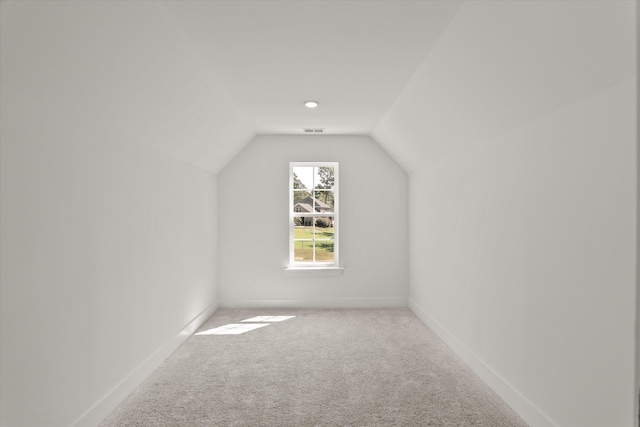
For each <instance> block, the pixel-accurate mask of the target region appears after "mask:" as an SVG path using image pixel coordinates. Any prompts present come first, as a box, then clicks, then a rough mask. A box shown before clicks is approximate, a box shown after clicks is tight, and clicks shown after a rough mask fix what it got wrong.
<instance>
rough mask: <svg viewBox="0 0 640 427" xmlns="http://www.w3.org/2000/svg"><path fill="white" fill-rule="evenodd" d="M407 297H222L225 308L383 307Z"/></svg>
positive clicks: (403, 303) (401, 304)
mask: <svg viewBox="0 0 640 427" xmlns="http://www.w3.org/2000/svg"><path fill="white" fill-rule="evenodd" d="M406 306H407V298H405V297H398V298H222V299H220V307H224V308H381V307H406Z"/></svg>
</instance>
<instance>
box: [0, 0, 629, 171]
mask: <svg viewBox="0 0 640 427" xmlns="http://www.w3.org/2000/svg"><path fill="white" fill-rule="evenodd" d="M0 7H1V9H0V11H1V18H2V28H1V31H2V34H1V38H0V42H1V43H2V45H1V55H2V57H1V61H0V65H1V70H0V83H1V84H2V90H3V91H14V92H20V93H22V94H24V95H25V96H30V97H33V98H34V99H37V100H38V102H46V103H49V104H51V105H55V106H56V107H57V108H62V109H65V110H67V111H69V112H70V113H72V114H75V115H77V116H78V118H79V120H86V121H89V122H92V123H93V124H94V125H95V128H96V130H97V131H109V132H120V133H122V134H126V135H127V136H129V137H133V138H135V139H136V140H138V141H140V142H142V143H145V144H150V145H152V146H155V147H157V148H158V149H160V150H162V151H164V152H166V153H168V154H170V155H172V156H175V157H177V158H180V159H183V160H185V161H187V162H190V163H192V164H195V165H197V166H199V167H202V168H204V169H207V170H210V171H212V172H217V171H218V170H220V169H221V168H222V167H224V165H226V164H227V163H228V161H229V160H230V159H232V158H233V157H234V156H235V155H236V154H237V153H238V152H239V151H240V150H241V149H242V148H243V147H244V146H245V145H246V144H247V143H248V142H249V141H250V140H251V139H253V137H254V136H255V135H256V134H280V133H285V134H291V133H293V134H296V133H297V134H300V133H302V129H303V128H324V129H325V133H326V134H364V135H372V136H373V137H374V138H375V139H376V140H377V141H378V142H379V143H380V145H382V146H383V148H384V149H385V150H386V151H387V152H388V153H390V154H391V155H392V157H394V158H395V159H396V160H397V161H398V162H399V163H400V164H401V165H402V166H403V167H404V168H405V169H406V170H408V171H411V170H414V169H415V168H416V167H418V165H420V164H428V163H429V162H435V161H437V160H438V159H440V158H442V157H445V156H448V155H452V154H455V153H456V152H459V151H460V150H465V149H469V148H471V147H472V146H473V145H474V144H478V143H481V142H482V141H484V140H487V139H488V138H490V137H492V136H495V135H498V134H500V133H503V132H506V131H507V130H509V129H512V128H514V127H518V126H521V125H523V124H524V123H527V122H530V121H532V120H535V119H536V118H537V117H541V116H543V115H545V114H548V113H549V112H552V111H554V110H557V109H559V108H562V107H563V106H567V105H571V104H572V103H575V102H577V101H578V100H580V99H583V98H585V97H588V96H590V95H592V94H594V93H596V92H598V91H601V90H604V89H606V88H608V87H611V86H613V85H616V84H618V83H620V82H622V81H624V80H626V79H629V78H632V77H633V73H634V72H635V71H634V70H635V68H634V65H633V62H634V61H635V58H633V57H630V56H629V54H628V52H630V51H632V50H631V49H633V46H630V45H629V43H633V37H629V35H630V34H631V35H632V34H633V31H634V15H635V14H634V12H633V10H634V9H633V8H634V4H633V2H632V1H604V0H603V1H589V2H586V1H575V2H541V1H517V0H514V1H509V2H505V1H469V2H465V3H462V2H458V1H428V0H425V1H399V0H396V1H304V0H301V1H259V0H256V1H205V0H182V1H175V0H167V1H119V2H110V1H98V0H95V1H65V2H62V1H55V2H45V1H40V0H35V1H28V0H24V1H3V2H2V3H1V6H0ZM630 70H631V71H630ZM307 99H315V100H318V101H319V102H320V107H319V108H317V109H315V110H308V109H305V108H304V107H303V106H302V103H303V101H305V100H307Z"/></svg>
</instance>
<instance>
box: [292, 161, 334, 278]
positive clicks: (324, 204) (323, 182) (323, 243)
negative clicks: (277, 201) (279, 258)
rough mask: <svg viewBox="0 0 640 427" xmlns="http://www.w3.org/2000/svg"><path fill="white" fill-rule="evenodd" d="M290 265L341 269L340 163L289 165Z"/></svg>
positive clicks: (298, 163)
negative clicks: (339, 220) (339, 230)
mask: <svg viewBox="0 0 640 427" xmlns="http://www.w3.org/2000/svg"><path fill="white" fill-rule="evenodd" d="M289 178H290V179H289V181H290V184H289V264H290V265H291V266H315V267H320V266H337V265H338V163H337V162H319V163H309V162H293V163H290V165H289Z"/></svg>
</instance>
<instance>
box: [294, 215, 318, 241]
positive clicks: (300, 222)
mask: <svg viewBox="0 0 640 427" xmlns="http://www.w3.org/2000/svg"><path fill="white" fill-rule="evenodd" d="M293 238H294V239H313V218H305V217H295V218H293Z"/></svg>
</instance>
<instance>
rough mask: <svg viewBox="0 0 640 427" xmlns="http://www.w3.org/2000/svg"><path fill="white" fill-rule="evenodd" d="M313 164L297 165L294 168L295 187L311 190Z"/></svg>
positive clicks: (312, 184)
mask: <svg viewBox="0 0 640 427" xmlns="http://www.w3.org/2000/svg"><path fill="white" fill-rule="evenodd" d="M313 180H314V179H313V166H297V167H294V168H293V188H294V189H301V190H305V189H306V190H311V189H313V186H314V185H315V184H314V182H313Z"/></svg>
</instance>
